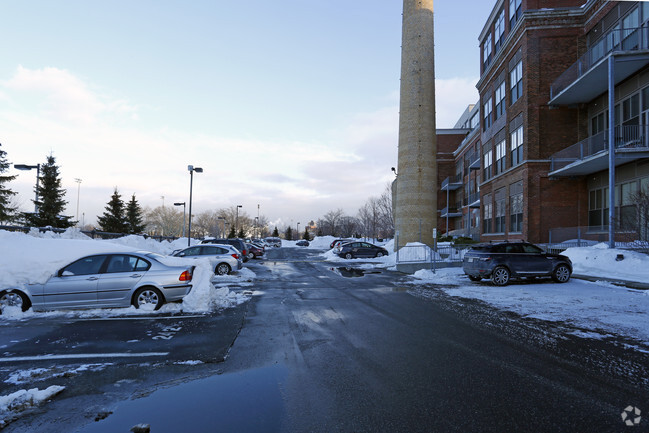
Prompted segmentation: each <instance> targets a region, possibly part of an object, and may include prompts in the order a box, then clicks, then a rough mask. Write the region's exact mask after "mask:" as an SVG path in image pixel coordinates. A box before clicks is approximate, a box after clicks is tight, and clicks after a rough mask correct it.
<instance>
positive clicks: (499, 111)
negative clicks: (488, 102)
mask: <svg viewBox="0 0 649 433" xmlns="http://www.w3.org/2000/svg"><path fill="white" fill-rule="evenodd" d="M505 93H506V90H505V81H504V80H503V82H502V83H500V85H499V86H498V87H497V88H496V110H495V111H494V119H498V118H499V117H500V116H502V115H503V114H504V113H505Z"/></svg>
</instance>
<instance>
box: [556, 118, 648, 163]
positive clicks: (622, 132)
mask: <svg viewBox="0 0 649 433" xmlns="http://www.w3.org/2000/svg"><path fill="white" fill-rule="evenodd" d="M614 135H615V148H616V149H640V148H649V126H648V125H640V126H616V127H615V131H614ZM606 150H608V130H606V131H602V132H600V133H598V134H595V135H591V136H590V137H588V138H586V139H584V140H582V141H580V142H578V143H575V144H573V145H571V146H568V147H566V148H565V149H563V150H560V151H559V152H557V153H555V154H554V155H552V156H551V157H550V161H551V163H550V171H551V172H552V171H555V170H559V169H561V168H563V167H565V166H567V165H569V164H571V163H573V162H575V161H580V160H583V159H586V158H588V157H589V156H592V155H595V154H597V153H599V152H604V151H606Z"/></svg>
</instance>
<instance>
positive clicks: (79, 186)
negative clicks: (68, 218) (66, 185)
mask: <svg viewBox="0 0 649 433" xmlns="http://www.w3.org/2000/svg"><path fill="white" fill-rule="evenodd" d="M74 181H75V182H76V183H77V217H76V219H77V225H79V196H80V195H81V179H79V178H78V177H77V178H75V179H74Z"/></svg>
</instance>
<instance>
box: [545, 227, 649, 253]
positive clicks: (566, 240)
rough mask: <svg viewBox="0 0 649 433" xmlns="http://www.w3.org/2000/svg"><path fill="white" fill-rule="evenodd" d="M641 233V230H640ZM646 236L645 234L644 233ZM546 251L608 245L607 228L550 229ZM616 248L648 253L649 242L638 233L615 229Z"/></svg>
mask: <svg viewBox="0 0 649 433" xmlns="http://www.w3.org/2000/svg"><path fill="white" fill-rule="evenodd" d="M641 231H642V230H641ZM645 234H646V233H645ZM548 235H549V239H548V240H549V242H548V243H547V244H544V245H545V247H544V249H546V251H548V252H550V251H552V252H561V251H564V250H566V249H567V248H572V247H587V246H591V245H595V244H598V243H608V241H609V240H608V226H575V227H555V228H553V229H550V231H549V233H548ZM614 236H615V245H616V248H622V249H629V250H635V251H639V252H644V253H649V240H648V239H647V237H646V236H642V235H641V234H640V233H638V231H634V230H622V229H619V228H616V229H615V232H614Z"/></svg>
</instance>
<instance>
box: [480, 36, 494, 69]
mask: <svg viewBox="0 0 649 433" xmlns="http://www.w3.org/2000/svg"><path fill="white" fill-rule="evenodd" d="M491 53H492V51H491V33H489V34H488V35H487V37H486V38H485V39H484V42H483V43H482V63H483V65H484V69H487V67H488V66H489V64H490V63H491Z"/></svg>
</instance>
